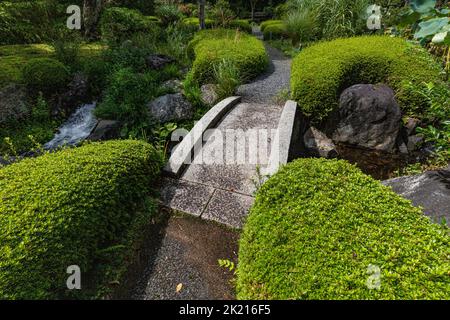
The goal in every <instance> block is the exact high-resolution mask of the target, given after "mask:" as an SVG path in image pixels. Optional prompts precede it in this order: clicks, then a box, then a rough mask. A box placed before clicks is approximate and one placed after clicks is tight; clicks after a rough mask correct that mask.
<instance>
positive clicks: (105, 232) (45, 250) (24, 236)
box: [0, 140, 162, 299]
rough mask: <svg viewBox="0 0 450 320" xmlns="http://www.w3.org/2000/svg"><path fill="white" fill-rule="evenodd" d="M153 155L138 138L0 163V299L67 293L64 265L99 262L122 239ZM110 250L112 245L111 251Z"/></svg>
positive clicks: (147, 181) (89, 268) (151, 174)
mask: <svg viewBox="0 0 450 320" xmlns="http://www.w3.org/2000/svg"><path fill="white" fill-rule="evenodd" d="M161 164H162V158H161V155H160V154H159V153H158V152H157V151H156V150H155V149H154V148H153V147H151V146H150V145H149V144H146V143H144V142H139V141H130V140H128V141H109V142H106V143H92V144H88V145H85V146H82V147H80V148H75V149H66V150H63V151H60V152H56V153H48V154H45V155H43V156H40V157H37V158H32V159H25V160H22V161H21V162H19V163H16V164H12V165H10V166H7V167H5V168H2V169H0V198H1V199H2V201H1V202H0V231H1V232H0V256H1V259H0V270H1V272H0V297H1V298H2V299H58V298H69V297H71V298H74V297H76V296H80V295H83V294H86V293H87V292H88V291H86V290H89V289H88V288H87V287H86V290H67V288H66V286H65V283H66V279H67V273H66V270H67V267H68V266H70V265H73V264H77V265H78V266H80V268H81V270H82V271H83V274H90V273H91V272H93V271H95V270H96V269H97V268H100V269H101V267H103V264H104V261H102V260H100V259H99V258H101V257H104V255H105V253H104V252H103V253H102V251H104V249H107V248H112V247H116V248H117V246H118V245H120V244H122V241H123V240H124V239H126V238H127V234H128V231H129V230H130V228H131V226H133V224H134V221H136V219H139V218H140V214H139V213H140V208H141V206H142V205H143V203H144V200H145V199H146V198H147V194H148V192H149V188H150V186H151V184H152V182H153V180H154V179H155V178H156V177H157V176H158V174H159V170H160V168H161ZM114 253H115V254H116V255H117V254H118V252H117V251H115V252H114Z"/></svg>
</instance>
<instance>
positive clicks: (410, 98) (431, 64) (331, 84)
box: [291, 36, 441, 121]
mask: <svg viewBox="0 0 450 320" xmlns="http://www.w3.org/2000/svg"><path fill="white" fill-rule="evenodd" d="M440 71H441V68H440V67H439V65H438V64H437V63H436V62H435V61H434V59H433V57H432V56H431V55H429V54H428V53H427V52H426V50H424V49H422V48H420V47H419V46H417V45H414V44H411V43H408V42H407V41H405V40H404V39H401V38H391V37H388V36H362V37H354V38H347V39H338V40H334V41H330V42H324V43H319V44H316V45H313V46H311V47H308V48H306V49H305V50H303V51H302V52H301V53H300V54H299V55H298V56H297V57H296V58H295V59H294V61H293V64H292V74H291V88H292V98H293V99H294V100H296V101H297V102H298V103H299V107H300V108H301V109H302V111H303V112H305V113H306V114H308V115H310V116H311V117H312V118H313V120H315V121H320V120H323V119H325V118H326V117H327V116H328V115H329V114H330V112H331V111H333V110H335V108H336V107H337V106H338V102H339V95H340V94H341V92H342V91H343V90H344V89H346V88H348V87H350V86H351V85H354V84H358V83H372V84H376V83H387V84H388V85H389V86H391V87H392V88H393V89H394V91H395V92H396V96H397V100H398V102H399V104H400V107H401V108H402V110H403V111H404V112H405V113H406V114H413V115H420V114H423V113H424V112H426V111H427V110H426V106H427V101H426V98H424V97H423V96H422V95H420V94H418V93H417V92H414V91H413V90H411V89H410V86H406V85H405V84H406V83H408V82H412V83H413V84H421V83H424V82H425V83H428V82H440V81H441V80H440Z"/></svg>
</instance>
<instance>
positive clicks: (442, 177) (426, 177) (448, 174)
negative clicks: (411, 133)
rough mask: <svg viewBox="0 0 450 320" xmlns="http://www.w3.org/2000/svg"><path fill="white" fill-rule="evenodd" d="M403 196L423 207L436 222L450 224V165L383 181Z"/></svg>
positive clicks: (426, 213) (415, 204)
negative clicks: (443, 221) (436, 169)
mask: <svg viewBox="0 0 450 320" xmlns="http://www.w3.org/2000/svg"><path fill="white" fill-rule="evenodd" d="M382 183H383V184H384V185H386V186H390V187H392V190H393V191H394V192H395V193H397V194H399V195H401V196H402V197H404V198H406V199H409V200H411V201H412V203H413V205H414V206H420V207H422V208H423V212H424V213H425V215H427V216H429V217H430V218H431V219H432V220H433V221H434V222H436V223H441V222H442V220H443V219H445V220H446V223H447V225H448V226H450V166H448V167H447V168H446V169H442V170H438V171H428V172H425V173H422V174H419V175H414V176H405V177H399V178H394V179H389V180H385V181H383V182H382Z"/></svg>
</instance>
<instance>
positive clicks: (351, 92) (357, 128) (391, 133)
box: [332, 84, 402, 152]
mask: <svg viewBox="0 0 450 320" xmlns="http://www.w3.org/2000/svg"><path fill="white" fill-rule="evenodd" d="M401 116H402V115H401V111H400V108H399V106H398V103H397V101H396V100H395V93H394V91H393V90H392V89H391V88H389V87H388V86H386V85H372V84H357V85H354V86H352V87H350V88H348V89H346V90H344V92H343V93H342V95H341V97H340V102H339V109H338V110H337V112H336V114H335V116H334V117H333V118H334V119H333V126H334V132H333V134H332V139H333V141H334V142H336V143H343V144H348V145H353V146H358V147H362V148H367V149H375V150H380V151H387V152H393V151H394V147H395V144H396V139H397V136H398V134H399V130H400V128H401Z"/></svg>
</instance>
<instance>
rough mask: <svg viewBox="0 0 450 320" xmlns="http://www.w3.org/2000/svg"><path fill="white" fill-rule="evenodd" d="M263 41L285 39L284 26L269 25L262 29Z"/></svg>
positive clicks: (277, 24) (279, 24) (281, 24)
mask: <svg viewBox="0 0 450 320" xmlns="http://www.w3.org/2000/svg"><path fill="white" fill-rule="evenodd" d="M263 35H264V40H276V39H282V38H287V37H288V35H287V30H286V26H285V25H284V24H283V23H274V24H269V25H268V26H266V27H265V28H264V32H263Z"/></svg>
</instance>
